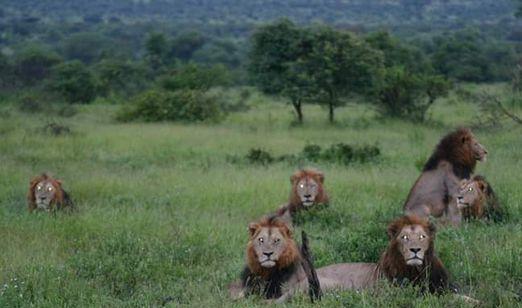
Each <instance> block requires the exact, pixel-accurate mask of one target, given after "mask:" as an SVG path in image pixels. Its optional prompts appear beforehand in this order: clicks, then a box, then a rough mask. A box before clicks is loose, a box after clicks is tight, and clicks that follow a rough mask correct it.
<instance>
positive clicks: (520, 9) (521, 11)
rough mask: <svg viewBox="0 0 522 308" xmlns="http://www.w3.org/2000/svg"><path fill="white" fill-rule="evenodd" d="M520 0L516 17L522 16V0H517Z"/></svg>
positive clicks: (518, 0)
mask: <svg viewBox="0 0 522 308" xmlns="http://www.w3.org/2000/svg"><path fill="white" fill-rule="evenodd" d="M516 1H517V2H518V9H517V11H516V12H515V17H517V18H522V0H516Z"/></svg>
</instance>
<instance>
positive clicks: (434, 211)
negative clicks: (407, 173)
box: [404, 128, 488, 225]
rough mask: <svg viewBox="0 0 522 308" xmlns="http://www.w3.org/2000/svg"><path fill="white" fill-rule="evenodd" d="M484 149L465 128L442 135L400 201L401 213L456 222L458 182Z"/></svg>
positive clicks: (459, 215) (458, 214)
mask: <svg viewBox="0 0 522 308" xmlns="http://www.w3.org/2000/svg"><path fill="white" fill-rule="evenodd" d="M487 153H488V152H487V151H486V149H485V148H484V147H483V146H482V145H481V144H480V143H479V142H478V141H477V139H476V138H475V136H474V135H473V133H472V132H471V131H470V130H469V129H466V128H460V129H457V130H456V131H454V132H451V133H449V134H448V135H446V136H445V137H444V138H442V140H441V141H440V142H439V144H438V145H437V147H436V149H435V151H434V152H433V154H432V155H431V157H430V158H429V160H428V162H426V164H425V165H424V169H423V172H422V174H421V175H420V176H419V178H418V179H417V181H416V182H415V184H414V185H413V187H412V188H411V190H410V193H409V195H408V198H407V199H406V202H405V204H404V211H405V214H407V215H417V216H419V217H428V216H430V215H431V216H434V217H445V218H446V219H447V220H449V222H451V223H452V224H453V225H458V224H460V222H461V220H462V213H461V211H460V210H459V209H458V208H457V204H456V202H455V197H454V196H455V194H456V193H457V190H458V187H459V182H460V180H462V179H468V178H469V177H470V175H471V173H472V172H473V170H474V169H475V165H476V163H477V161H485V159H486V155H487Z"/></svg>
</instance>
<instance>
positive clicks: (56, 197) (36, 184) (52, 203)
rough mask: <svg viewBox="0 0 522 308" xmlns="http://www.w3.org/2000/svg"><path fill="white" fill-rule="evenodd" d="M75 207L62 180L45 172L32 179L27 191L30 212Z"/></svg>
mask: <svg viewBox="0 0 522 308" xmlns="http://www.w3.org/2000/svg"><path fill="white" fill-rule="evenodd" d="M64 208H67V209H69V210H71V209H73V208H74V204H73V202H72V200H71V198H70V196H69V194H68V193H67V192H66V191H65V190H63V188H62V182H61V181H60V180H57V179H55V178H53V177H52V176H50V175H48V174H46V173H43V174H41V175H39V176H36V177H34V178H32V179H31V182H30V183H29V191H28V192H27V209H28V210H29V212H33V211H34V210H42V211H46V212H54V211H56V210H61V209H64Z"/></svg>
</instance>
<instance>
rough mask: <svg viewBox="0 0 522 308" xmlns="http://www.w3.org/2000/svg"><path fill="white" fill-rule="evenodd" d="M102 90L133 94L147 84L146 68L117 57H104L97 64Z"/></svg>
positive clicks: (106, 92)
mask: <svg viewBox="0 0 522 308" xmlns="http://www.w3.org/2000/svg"><path fill="white" fill-rule="evenodd" d="M95 68H96V74H97V76H98V79H99V82H100V90H102V91H103V92H104V93H105V94H109V93H116V94H119V95H123V96H131V95H133V94H136V93H137V92H139V91H141V90H143V88H144V86H145V85H146V84H147V80H146V77H145V76H146V70H145V68H144V67H143V66H142V65H139V64H136V63H133V62H130V61H122V60H117V59H104V60H102V61H100V62H99V63H97V64H96V66H95Z"/></svg>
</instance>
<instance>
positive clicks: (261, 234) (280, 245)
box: [252, 227, 288, 268]
mask: <svg viewBox="0 0 522 308" xmlns="http://www.w3.org/2000/svg"><path fill="white" fill-rule="evenodd" d="M252 244H253V248H254V252H255V255H256V257H257V261H258V262H259V264H260V265H261V266H262V267H265V268H271V267H274V266H275V265H276V264H277V262H278V261H279V257H280V256H281V255H282V254H283V252H284V251H285V249H286V248H287V247H286V245H287V244H288V243H287V240H286V238H285V236H284V235H283V233H282V230H280V229H279V228H269V227H262V228H260V229H259V230H257V231H256V234H255V236H254V237H253V238H252Z"/></svg>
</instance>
